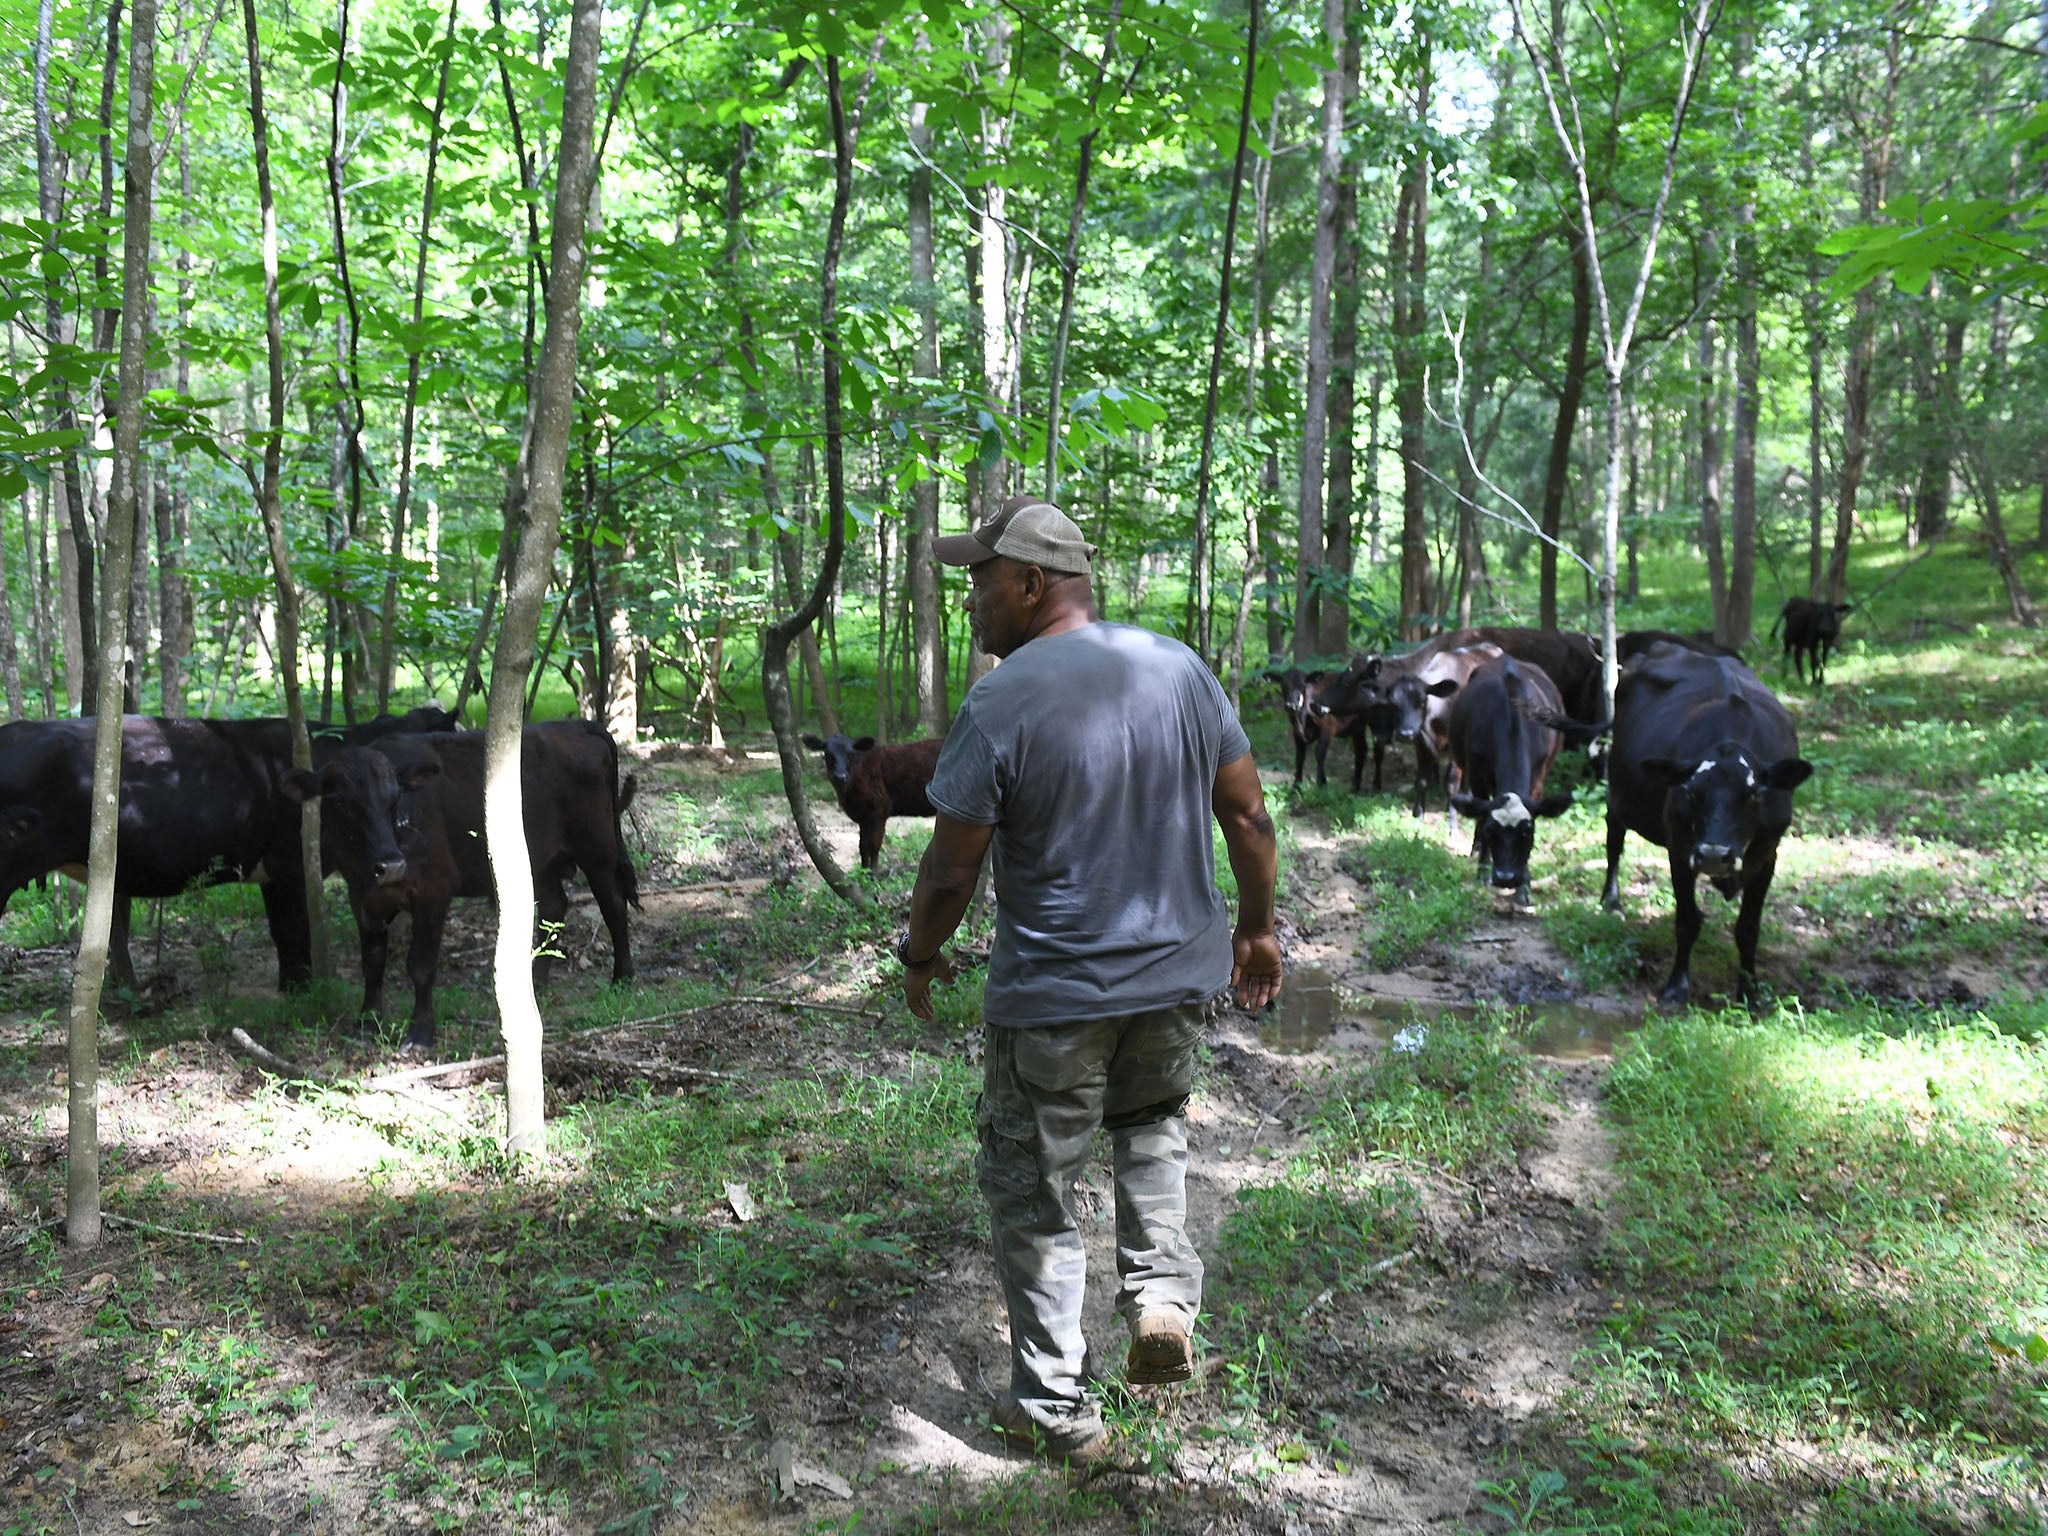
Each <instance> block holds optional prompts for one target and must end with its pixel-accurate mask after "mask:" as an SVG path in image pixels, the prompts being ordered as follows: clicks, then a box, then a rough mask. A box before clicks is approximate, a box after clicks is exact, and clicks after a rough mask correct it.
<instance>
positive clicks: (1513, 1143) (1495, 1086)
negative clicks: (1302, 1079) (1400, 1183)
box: [1310, 1009, 1548, 1177]
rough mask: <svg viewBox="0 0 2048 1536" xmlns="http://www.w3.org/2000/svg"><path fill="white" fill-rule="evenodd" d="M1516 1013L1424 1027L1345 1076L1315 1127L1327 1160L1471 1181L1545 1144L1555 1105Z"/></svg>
mask: <svg viewBox="0 0 2048 1536" xmlns="http://www.w3.org/2000/svg"><path fill="white" fill-rule="evenodd" d="M1523 1030H1524V1026H1523V1024H1522V1022H1521V1021H1520V1019H1519V1017H1518V1016H1517V1015H1516V1013H1515V1012H1514V1010H1512V1009H1501V1010H1499V1011H1497V1012H1494V1013H1490V1014H1487V1015H1485V1016H1482V1017H1480V1018H1478V1019H1473V1020H1466V1019H1460V1018H1456V1017H1453V1016H1449V1015H1446V1016H1442V1017H1439V1018H1436V1019H1434V1020H1431V1021H1429V1022H1428V1023H1426V1024H1425V1023H1421V1022H1416V1023H1413V1024H1410V1025H1409V1026H1408V1028H1406V1029H1404V1030H1402V1031H1401V1032H1400V1033H1399V1034H1397V1035H1396V1037H1395V1039H1394V1043H1393V1044H1392V1045H1390V1046H1389V1047H1388V1048H1387V1049H1386V1050H1384V1051H1382V1052H1380V1053H1378V1054H1377V1055H1376V1056H1374V1057H1373V1058H1372V1059H1371V1061H1370V1063H1369V1064H1368V1065H1366V1066H1364V1067H1362V1068H1354V1069H1350V1070H1340V1071H1338V1072H1337V1073H1335V1074H1334V1075H1333V1077H1332V1079H1331V1081H1330V1083H1329V1085H1328V1086H1327V1088H1326V1089H1325V1090H1324V1093H1323V1096H1322V1100H1321V1102H1320V1104H1319V1105H1318V1106H1317V1108H1316V1109H1315V1111H1314V1112H1313V1114H1312V1115H1311V1117H1310V1125H1311V1127H1312V1133H1313V1139H1314V1144H1315V1146H1316V1147H1317V1149H1318V1151H1319V1152H1320V1153H1321V1155H1322V1156H1324V1157H1325V1158H1330V1159H1338V1160H1344V1159H1350V1158H1355V1157H1368V1158H1372V1157H1388V1158H1399V1159H1403V1160H1407V1161H1411V1162H1416V1163H1421V1164H1424V1165H1426V1166H1429V1167H1433V1168H1442V1169H1445V1170H1448V1171H1449V1172H1452V1173H1456V1174H1459V1175H1461V1176H1466V1177H1482V1176H1486V1175H1490V1174H1495V1173H1498V1172H1499V1171H1500V1170H1501V1168H1502V1167H1504V1166H1505V1165H1507V1164H1509V1163H1511V1162H1512V1161H1513V1159H1514V1156H1515V1153H1516V1152H1517V1151H1518V1150H1520V1149H1521V1148H1524V1147H1527V1146H1530V1145H1532V1144H1533V1143H1535V1142H1536V1141H1537V1140H1538V1139H1539V1138H1540V1135H1541V1131H1542V1126H1543V1114H1542V1108H1541V1106H1542V1104H1543V1102H1544V1100H1545V1099H1546V1097H1547V1096H1548V1087H1547V1084H1546V1083H1545V1081H1544V1078H1543V1074H1542V1071H1541V1069H1540V1068H1538V1067H1537V1066H1536V1065H1535V1063H1534V1062H1532V1061H1531V1060H1530V1058H1529V1056H1528V1055H1527V1053H1526V1051H1525V1049H1524V1046H1523V1042H1522V1034H1523Z"/></svg>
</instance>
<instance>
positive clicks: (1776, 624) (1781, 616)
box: [1771, 608, 1785, 640]
mask: <svg viewBox="0 0 2048 1536" xmlns="http://www.w3.org/2000/svg"><path fill="white" fill-rule="evenodd" d="M1784 622H1785V610H1784V609H1783V608H1780V609H1779V610H1778V616H1777V617H1776V618H1775V619H1773V620H1771V638H1772V639H1773V640H1775V639H1777V638H1778V630H1779V629H1780V628H1781V627H1782V626H1783V624H1784Z"/></svg>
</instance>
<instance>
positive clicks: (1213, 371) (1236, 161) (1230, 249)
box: [1190, 0, 1259, 687]
mask: <svg viewBox="0 0 2048 1536" xmlns="http://www.w3.org/2000/svg"><path fill="white" fill-rule="evenodd" d="M1258 56H1259V0H1250V6H1249V19H1248V20H1247V22H1246V24H1245V42H1244V94H1243V96H1242V97H1241V98H1240V100H1239V102H1238V107H1237V153H1236V154H1235V155H1233V156H1232V157H1231V162H1230V211H1229V212H1228V213H1226V214H1225V215H1224V217H1223V257H1222V265H1221V268H1220V276H1219V277H1218V279H1217V284H1216V334H1215V336H1214V338H1213V339H1212V340H1211V342H1210V344H1209V384H1208V389H1207V391H1206V392H1205V394H1204V396H1203V404H1202V451H1201V455H1200V457H1199V458H1198V460H1197V461H1196V465H1195V571H1194V586H1195V589H1196V593H1199V594H1200V596H1199V597H1198V598H1196V601H1195V604H1194V606H1195V607H1196V610H1197V613H1196V619H1197V622H1196V623H1195V624H1194V625H1192V626H1190V638H1191V639H1192V640H1193V641H1194V643H1195V648H1196V651H1197V653H1198V654H1199V655H1200V656H1201V657H1202V659H1203V660H1204V661H1208V662H1210V663H1211V665H1212V666H1213V665H1214V661H1213V658H1212V655H1211V651H1212V647H1211V643H1210V642H1211V639H1212V636H1211V633H1210V628H1209V604H1208V601H1207V592H1206V582H1205V580H1204V576H1203V572H1204V569H1205V563H1204V558H1203V557H1204V555H1205V553H1206V546H1207V543H1208V528H1209V489H1210V475H1211V473H1212V471H1213V470H1214V468H1215V463H1216V393H1217V386H1218V384H1219V383H1220V382H1221V380H1222V377H1223V347H1224V343H1225V341H1226V340H1227V339H1228V337H1229V334H1230V275H1231V267H1232V266H1233V264H1234V263H1235V262H1236V259H1237V210H1238V208H1239V206H1240V204H1241V203H1242V202H1243V200H1244V162H1245V156H1246V154H1247V153H1248V152H1249V151H1250V149H1251V140H1252V84H1253V80H1254V77H1255V75H1256V73H1257V70H1258ZM1255 302H1256V301H1255ZM1254 324H1255V326H1256V322H1254ZM1251 526H1252V528H1253V531H1254V535H1256V530H1257V526H1258V525H1257V523H1256V522H1253V524H1252V525H1251ZM1246 580H1247V582H1249V580H1250V578H1249V576H1247V578H1246ZM1196 593H1191V594H1190V596H1191V598H1195V597H1196ZM1243 628H1244V626H1243V620H1242V618H1241V617H1240V619H1239V623H1238V634H1239V637H1240V641H1241V639H1242V635H1243ZM1232 686H1233V687H1235V686H1236V685H1235V683H1233V684H1232Z"/></svg>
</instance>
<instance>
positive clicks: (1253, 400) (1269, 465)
mask: <svg viewBox="0 0 2048 1536" xmlns="http://www.w3.org/2000/svg"><path fill="white" fill-rule="evenodd" d="M1279 121H1280V103H1279V102H1278V101H1277V100H1276V101H1275V102H1274V103H1273V123H1274V126H1273V128H1272V129H1270V130H1268V132H1267V134H1266V143H1267V144H1268V145H1269V146H1270V145H1271V144H1272V142H1273V136H1274V134H1276V133H1277V132H1278V131H1279V126H1278V125H1279ZM1272 185H1273V158H1272V155H1271V154H1270V153H1268V154H1264V155H1261V156H1259V163H1258V166H1257V168H1256V169H1255V170H1254V171H1253V172H1252V209H1253V221H1252V227H1253V235H1252V293H1251V300H1252V302H1251V311H1252V315H1251V330H1250V342H1251V344H1250V346H1249V347H1247V348H1246V354H1247V355H1246V359H1245V373H1244V429H1245V435H1246V437H1247V438H1248V439H1249V438H1250V437H1251V433H1252V429H1253V424H1254V422H1256V421H1258V420H1259V419H1261V418H1262V417H1263V415H1264V402H1263V400H1262V399H1261V390H1262V386H1263V382H1264V375H1265V362H1266V336H1267V331H1268V328H1269V327H1270V325H1271V315H1270V304H1269V301H1268V297H1267V293H1266V245H1267V238H1268V234H1269V232H1270V229H1271V222H1270V215H1271V213H1272V197H1271V192H1272ZM1266 469H1270V470H1271V471H1272V475H1273V481H1272V485H1271V486H1270V487H1269V486H1268V484H1267V481H1266V478H1265V470H1266ZM1278 484H1279V461H1278V460H1277V459H1276V458H1275V457H1274V455H1273V454H1272V453H1271V452H1270V451H1269V452H1268V453H1267V454H1266V456H1265V464H1264V466H1263V467H1262V470H1261V474H1260V481H1259V488H1258V491H1257V493H1255V494H1253V495H1251V496H1247V497H1246V498H1245V509H1244V580H1243V583H1242V584H1241V585H1240V587H1239V588H1238V594H1237V623H1236V626H1235V628H1234V629H1233V630H1232V633H1231V640H1230V658H1231V659H1230V707H1231V708H1232V709H1236V708H1238V707H1240V705H1241V703H1242V701H1243V698H1244V684H1245V671H1246V665H1245V649H1244V648H1245V636H1246V633H1247V632H1248V630H1249V629H1250V626H1251V614H1252V592H1253V589H1254V588H1255V587H1256V585H1257V584H1258V582H1259V578H1260V577H1261V576H1263V577H1265V585H1266V644H1267V653H1266V660H1267V662H1268V663H1271V662H1272V661H1275V660H1277V659H1278V658H1279V656H1280V654H1281V652H1280V637H1279V636H1277V635H1276V634H1274V632H1273V631H1274V626H1275V620H1276V618H1277V613H1276V608H1277V604H1276V602H1275V600H1274V590H1273V580H1272V569H1271V565H1270V563H1269V561H1268V557H1267V553H1266V549H1265V544H1264V540H1263V537H1262V535H1261V531H1260V527H1259V511H1260V505H1261V503H1262V502H1263V501H1264V500H1265V499H1266V497H1267V496H1268V495H1269V494H1270V491H1271V490H1272V489H1276V488H1277V487H1278Z"/></svg>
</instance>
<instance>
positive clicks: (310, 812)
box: [151, 0, 329, 976]
mask: <svg viewBox="0 0 2048 1536" xmlns="http://www.w3.org/2000/svg"><path fill="white" fill-rule="evenodd" d="M151 3H153V0H151ZM242 29H243V33H244V36H245V38H246V40H247V44H248V54H249V123H250V129H251V138H252V142H253V147H254V150H255V159H256V197H257V206H258V209H259V211H260V213H261V216H262V220H263V251H262V254H263V330H264V341H265V352H266V354H267V356H268V359H269V386H270V393H269V414H268V418H267V425H266V428H265V431H264V434H263V471H262V477H261V479H260V480H258V481H257V494H256V501H257V508H258V511H259V512H260V513H261V515H262V519H263V532H264V536H265V537H266V539H267V540H268V541H269V545H270V572H271V580H272V582H273V584H274V585H275V586H276V589H277V655H276V665H277V673H278V678H279V680H280V681H281V682H282V684H283V686H284V710H285V717H286V719H287V720H288V721H289V728H290V731H291V738H292V766H294V767H295V768H300V769H303V770H306V771H308V772H310V771H311V770H312V767H313V741H312V737H311V736H310V735H308V733H307V730H306V705H305V700H304V699H303V698H302V697H301V695H300V692H299V589H298V586H297V584H296V583H295V582H294V581H293V580H292V557H291V546H290V544H289V543H288V542H287V541H286V539H285V532H284V508H283V506H282V504H281V502H280V500H279V477H280V470H281V463H282V456H283V440H284V317H283V313H282V312H281V310H280V309H279V306H278V292H277V287H278V271H277V266H278V256H277V199H276V197H275V196H274V195H273V193H272V190H271V181H270V119H269V117H268V115H267V114H266V112H265V110H264V106H263V54H262V49H261V46H260V44H259V43H258V40H257V32H256V0H242ZM257 628H258V633H259V635H260V633H261V626H258V627H257ZM299 861H300V866H301V867H300V869H299V870H297V871H295V872H294V873H295V874H296V875H297V876H298V878H299V881H300V885H299V889H298V891H297V893H296V895H295V896H293V897H287V898H285V900H286V901H287V902H288V903H289V907H288V909H287V912H286V915H285V917H284V919H283V921H285V922H286V923H287V924H289V923H290V922H291V921H292V920H293V919H294V918H295V917H296V916H297V913H296V911H295V910H291V909H295V908H296V907H298V906H299V905H301V904H303V906H304V908H305V923H306V935H307V941H308V944H309V949H308V955H309V957H310V959H311V962H312V970H313V974H314V975H315V976H325V975H327V974H328V972H329V964H328V952H327V920H326V915H325V912H324V910H323V908H322V905H321V898H320V887H321V878H320V802H319V801H318V800H308V801H306V802H305V805H304V807H303V808H302V810H301V812H300V818H299Z"/></svg>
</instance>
